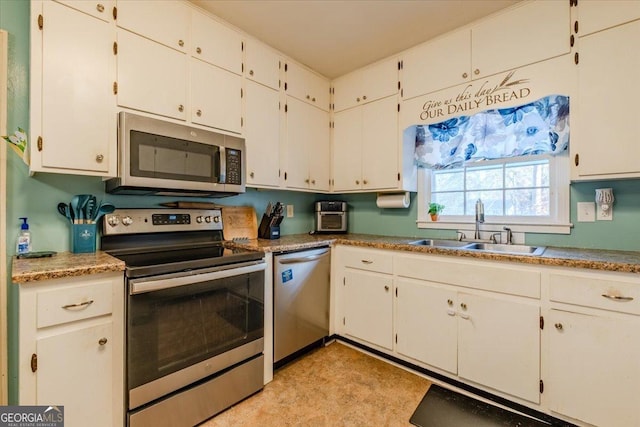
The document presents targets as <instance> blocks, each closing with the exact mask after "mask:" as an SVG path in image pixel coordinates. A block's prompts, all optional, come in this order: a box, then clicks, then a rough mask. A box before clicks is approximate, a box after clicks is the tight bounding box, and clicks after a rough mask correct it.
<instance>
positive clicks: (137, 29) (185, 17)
mask: <svg viewBox="0 0 640 427" xmlns="http://www.w3.org/2000/svg"><path fill="white" fill-rule="evenodd" d="M117 7H118V13H117V19H116V23H117V24H118V26H119V27H120V28H126V29H127V30H129V31H132V32H134V33H136V34H139V35H141V36H143V37H147V38H149V39H151V40H154V41H157V42H158V43H162V44H163V45H165V46H169V47H170V48H173V49H176V50H179V51H181V52H187V49H188V47H189V20H190V16H189V14H190V8H189V6H188V5H187V3H185V2H182V1H175V0H118V3H117Z"/></svg>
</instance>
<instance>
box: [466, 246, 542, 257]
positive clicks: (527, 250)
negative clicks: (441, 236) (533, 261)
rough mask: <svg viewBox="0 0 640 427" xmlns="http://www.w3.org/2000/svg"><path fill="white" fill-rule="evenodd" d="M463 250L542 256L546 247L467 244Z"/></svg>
mask: <svg viewBox="0 0 640 427" xmlns="http://www.w3.org/2000/svg"><path fill="white" fill-rule="evenodd" d="M462 249H470V250H476V251H486V252H497V253H504V254H518V255H534V256H539V255H542V253H543V252H544V250H545V249H546V247H544V246H528V245H505V244H500V243H467V245H466V246H465V247H463V248H462Z"/></svg>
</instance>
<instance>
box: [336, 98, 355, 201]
mask: <svg viewBox="0 0 640 427" xmlns="http://www.w3.org/2000/svg"><path fill="white" fill-rule="evenodd" d="M361 188H362V108H361V107H354V108H350V109H348V110H344V111H340V112H338V113H334V115H333V190H334V191H349V190H360V189H361Z"/></svg>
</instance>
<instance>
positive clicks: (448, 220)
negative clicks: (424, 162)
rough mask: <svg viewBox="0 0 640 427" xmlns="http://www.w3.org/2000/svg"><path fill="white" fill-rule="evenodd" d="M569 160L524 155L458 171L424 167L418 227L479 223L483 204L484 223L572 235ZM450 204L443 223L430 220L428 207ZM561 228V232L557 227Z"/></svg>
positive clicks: (444, 213) (484, 162)
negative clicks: (478, 206)
mask: <svg viewBox="0 0 640 427" xmlns="http://www.w3.org/2000/svg"><path fill="white" fill-rule="evenodd" d="M568 170H569V164H568V157H567V156H566V155H564V156H555V157H553V156H546V155H542V156H523V157H513V158H507V159H500V160H491V161H483V162H475V163H470V164H467V165H465V166H462V167H460V168H456V169H442V170H430V169H422V168H421V169H420V173H419V186H418V192H419V197H418V203H419V204H420V206H419V209H418V224H419V226H420V227H422V228H452V229H460V228H464V227H465V226H468V224H470V223H474V221H475V204H476V201H477V200H478V199H481V200H482V202H483V203H484V212H485V222H486V223H487V224H491V223H493V224H496V225H513V224H519V225H522V226H524V227H519V228H520V229H521V230H522V231H540V232H557V233H567V232H568V231H569V230H568V227H569V224H568V223H569V194H568V193H569V177H568ZM431 202H435V203H439V204H442V205H444V206H445V209H444V211H443V212H441V214H440V220H439V222H438V223H433V222H431V221H430V220H429V219H428V215H427V210H428V206H429V203H431ZM558 227H559V228H558Z"/></svg>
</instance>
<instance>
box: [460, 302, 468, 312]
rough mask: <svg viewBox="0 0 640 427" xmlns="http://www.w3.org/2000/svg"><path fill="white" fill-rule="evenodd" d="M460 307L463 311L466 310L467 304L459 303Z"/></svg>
mask: <svg viewBox="0 0 640 427" xmlns="http://www.w3.org/2000/svg"><path fill="white" fill-rule="evenodd" d="M460 307H462V309H463V310H466V309H467V304H465V303H463V302H462V303H460Z"/></svg>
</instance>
